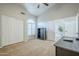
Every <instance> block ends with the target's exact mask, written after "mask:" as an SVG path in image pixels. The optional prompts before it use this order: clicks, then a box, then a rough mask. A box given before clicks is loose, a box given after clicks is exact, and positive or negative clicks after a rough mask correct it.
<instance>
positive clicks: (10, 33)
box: [1, 15, 23, 46]
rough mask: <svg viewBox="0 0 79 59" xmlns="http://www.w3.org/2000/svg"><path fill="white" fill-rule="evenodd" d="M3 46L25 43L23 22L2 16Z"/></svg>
mask: <svg viewBox="0 0 79 59" xmlns="http://www.w3.org/2000/svg"><path fill="white" fill-rule="evenodd" d="M1 29H2V46H5V45H9V44H13V43H17V42H22V41H23V21H22V20H17V19H15V18H12V17H8V16H4V15H3V16H2V28H1Z"/></svg>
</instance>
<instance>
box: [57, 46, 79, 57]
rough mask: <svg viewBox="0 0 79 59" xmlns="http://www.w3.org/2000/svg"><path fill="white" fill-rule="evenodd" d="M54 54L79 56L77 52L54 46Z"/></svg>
mask: <svg viewBox="0 0 79 59" xmlns="http://www.w3.org/2000/svg"><path fill="white" fill-rule="evenodd" d="M56 56H79V53H77V52H74V51H70V50H67V49H63V48H60V47H56Z"/></svg>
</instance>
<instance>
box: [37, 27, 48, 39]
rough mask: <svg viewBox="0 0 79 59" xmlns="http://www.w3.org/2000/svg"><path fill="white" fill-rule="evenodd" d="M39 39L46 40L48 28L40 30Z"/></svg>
mask: <svg viewBox="0 0 79 59" xmlns="http://www.w3.org/2000/svg"><path fill="white" fill-rule="evenodd" d="M37 31H38V32H37V38H38V39H41V40H46V37H47V36H46V28H38V30H37Z"/></svg>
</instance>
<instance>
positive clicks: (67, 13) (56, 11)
mask: <svg viewBox="0 0 79 59" xmlns="http://www.w3.org/2000/svg"><path fill="white" fill-rule="evenodd" d="M78 9H79V4H73V3H69V4H68V3H65V4H64V3H63V4H62V3H60V4H59V3H58V4H56V5H55V6H53V7H52V8H50V9H49V10H47V12H45V13H43V14H42V15H40V16H38V22H46V23H47V24H48V26H47V27H48V29H49V30H48V40H51V39H52V40H53V39H54V40H55V30H54V29H55V28H54V27H55V26H54V21H55V20H61V19H64V18H68V17H72V16H76V14H77V13H78V12H79V10H78ZM54 40H53V41H54Z"/></svg>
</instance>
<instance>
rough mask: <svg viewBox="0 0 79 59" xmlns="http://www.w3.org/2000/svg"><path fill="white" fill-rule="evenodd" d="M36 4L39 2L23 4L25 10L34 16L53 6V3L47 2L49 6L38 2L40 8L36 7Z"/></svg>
mask: <svg viewBox="0 0 79 59" xmlns="http://www.w3.org/2000/svg"><path fill="white" fill-rule="evenodd" d="M38 4H40V3H27V4H24V6H25V8H26V9H27V11H29V12H30V13H31V14H32V15H34V16H39V15H41V14H42V13H43V12H45V11H46V10H48V9H49V8H50V7H52V6H54V5H55V3H49V6H45V5H44V4H40V8H37V6H38Z"/></svg>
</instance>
